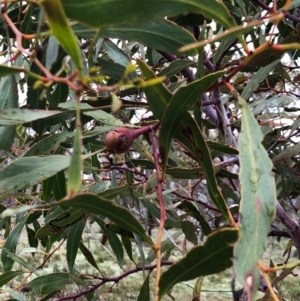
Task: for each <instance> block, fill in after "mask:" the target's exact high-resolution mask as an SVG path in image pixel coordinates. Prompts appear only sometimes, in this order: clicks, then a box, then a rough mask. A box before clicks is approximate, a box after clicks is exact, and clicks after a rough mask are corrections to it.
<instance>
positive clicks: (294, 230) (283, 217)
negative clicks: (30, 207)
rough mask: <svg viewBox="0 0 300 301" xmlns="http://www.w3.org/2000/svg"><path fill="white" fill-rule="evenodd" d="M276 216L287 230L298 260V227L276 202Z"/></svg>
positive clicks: (299, 229)
mask: <svg viewBox="0 0 300 301" xmlns="http://www.w3.org/2000/svg"><path fill="white" fill-rule="evenodd" d="M276 216H277V218H279V220H280V222H281V223H282V224H283V225H284V226H285V227H286V228H287V230H288V231H289V233H290V235H291V239H292V241H293V243H294V245H295V247H296V249H297V253H298V259H300V227H299V224H298V223H297V222H295V221H294V220H293V219H292V218H291V217H290V216H289V215H288V214H287V213H286V212H285V210H284V209H283V208H282V206H281V205H280V203H279V202H278V201H277V202H276Z"/></svg>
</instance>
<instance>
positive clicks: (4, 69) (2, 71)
mask: <svg viewBox="0 0 300 301" xmlns="http://www.w3.org/2000/svg"><path fill="white" fill-rule="evenodd" d="M24 71H25V70H24V69H23V68H17V67H8V66H6V65H0V77H2V76H8V75H14V74H18V73H21V72H24Z"/></svg>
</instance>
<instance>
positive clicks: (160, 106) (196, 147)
mask: <svg viewBox="0 0 300 301" xmlns="http://www.w3.org/2000/svg"><path fill="white" fill-rule="evenodd" d="M137 63H138V65H139V67H140V68H141V70H142V72H143V74H144V75H145V76H146V77H147V79H152V78H155V75H154V73H153V72H152V70H150V69H149V67H148V66H147V65H146V64H145V63H144V62H143V61H141V60H137ZM144 91H145V93H146V96H147V101H148V103H149V105H150V107H151V110H152V112H153V114H154V116H155V117H156V118H158V119H159V120H161V119H162V118H163V116H164V112H165V110H166V108H167V106H168V104H169V103H170V101H171V98H172V94H171V93H170V92H169V91H168V90H167V89H166V88H165V87H164V86H163V85H162V84H160V83H159V84H157V85H155V86H153V87H146V88H144ZM174 137H175V138H176V139H178V140H179V141H180V142H181V143H182V144H183V145H185V146H186V148H187V149H188V150H189V151H190V152H191V154H192V155H193V156H194V158H195V159H196V160H197V161H198V162H199V164H200V165H201V167H202V169H203V171H204V173H205V175H206V177H207V185H208V192H209V195H210V197H211V199H212V201H213V202H214V203H215V205H216V206H217V207H218V209H219V210H220V211H221V212H222V213H223V215H224V216H225V218H226V219H227V220H228V221H230V217H229V212H228V208H227V205H226V202H225V200H224V198H223V196H222V193H221V192H220V190H219V188H218V185H217V182H216V178H215V175H214V167H213V165H212V158H211V156H210V152H209V149H208V147H207V144H206V141H205V139H204V137H203V134H202V132H201V130H200V129H199V127H198V125H197V124H196V122H195V120H194V119H193V118H192V116H191V115H190V114H189V113H188V112H185V114H184V115H183V117H182V120H181V123H180V125H179V128H178V131H176V132H175V134H174Z"/></svg>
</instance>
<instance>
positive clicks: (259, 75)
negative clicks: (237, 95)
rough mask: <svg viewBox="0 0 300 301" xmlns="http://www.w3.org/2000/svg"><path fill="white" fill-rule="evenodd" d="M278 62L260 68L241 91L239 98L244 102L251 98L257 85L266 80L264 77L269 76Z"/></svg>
mask: <svg viewBox="0 0 300 301" xmlns="http://www.w3.org/2000/svg"><path fill="white" fill-rule="evenodd" d="M279 61H280V60H276V61H275V62H273V63H272V64H270V65H268V66H266V67H263V68H260V69H259V70H258V72H256V73H255V74H254V75H253V77H252V78H251V80H250V82H249V83H248V84H247V86H246V87H245V88H244V89H243V92H242V94H241V98H243V99H244V100H248V98H249V97H250V96H251V94H252V93H253V91H254V90H255V89H256V88H257V87H258V85H259V84H260V83H261V82H262V81H264V80H265V79H266V77H267V76H268V75H269V74H270V72H271V71H272V70H273V69H274V67H275V66H276V65H277V64H278V63H279Z"/></svg>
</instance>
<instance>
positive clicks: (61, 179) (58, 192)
mask: <svg viewBox="0 0 300 301" xmlns="http://www.w3.org/2000/svg"><path fill="white" fill-rule="evenodd" d="M54 178H55V181H54V185H53V195H54V198H55V199H56V200H57V201H59V200H62V199H63V198H64V197H65V196H66V195H67V184H66V177H65V171H64V170H62V171H59V172H58V173H57V174H56V175H55V176H54Z"/></svg>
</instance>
